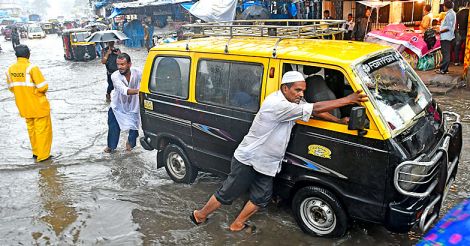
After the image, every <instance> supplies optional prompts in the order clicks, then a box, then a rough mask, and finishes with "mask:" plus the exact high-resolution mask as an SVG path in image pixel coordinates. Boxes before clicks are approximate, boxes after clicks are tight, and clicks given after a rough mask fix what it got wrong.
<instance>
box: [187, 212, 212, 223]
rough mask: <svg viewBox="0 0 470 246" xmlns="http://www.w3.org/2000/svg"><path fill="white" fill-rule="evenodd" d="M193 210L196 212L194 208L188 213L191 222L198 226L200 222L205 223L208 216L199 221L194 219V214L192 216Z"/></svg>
mask: <svg viewBox="0 0 470 246" xmlns="http://www.w3.org/2000/svg"><path fill="white" fill-rule="evenodd" d="M194 212H196V210H194V211H193V212H192V213H191V215H189V219H191V222H193V223H194V224H195V225H197V226H198V225H200V224H203V223H206V222H207V220H209V219H208V218H206V220H204V221H201V222H198V221H197V220H196V216H194Z"/></svg>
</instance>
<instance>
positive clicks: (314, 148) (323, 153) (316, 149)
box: [308, 144, 331, 159]
mask: <svg viewBox="0 0 470 246" xmlns="http://www.w3.org/2000/svg"><path fill="white" fill-rule="evenodd" d="M308 154H310V155H313V156H318V157H320V158H325V159H331V150H330V149H328V148H327V147H325V146H321V145H318V144H311V145H309V146H308Z"/></svg>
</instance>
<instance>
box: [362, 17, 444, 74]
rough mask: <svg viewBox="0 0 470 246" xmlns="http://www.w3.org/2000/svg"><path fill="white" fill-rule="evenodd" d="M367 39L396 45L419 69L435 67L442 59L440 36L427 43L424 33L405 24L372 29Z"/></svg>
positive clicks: (413, 65)
mask: <svg viewBox="0 0 470 246" xmlns="http://www.w3.org/2000/svg"><path fill="white" fill-rule="evenodd" d="M365 41H366V42H370V43H379V44H385V45H389V46H392V47H394V48H395V49H396V50H398V51H399V52H400V53H401V54H402V55H403V57H404V58H405V59H406V60H407V61H408V63H409V64H410V65H411V66H412V67H413V68H414V69H417V70H431V69H434V68H435V67H437V66H438V65H439V64H440V62H441V60H442V54H441V52H440V47H441V43H440V40H439V37H437V38H436V41H435V43H434V44H433V43H426V41H425V40H424V36H423V35H422V34H420V33H415V32H414V30H410V29H408V28H407V27H406V26H405V25H403V24H390V25H387V26H386V27H384V28H383V29H382V30H375V31H371V32H369V33H368V34H367V35H366V39H365Z"/></svg>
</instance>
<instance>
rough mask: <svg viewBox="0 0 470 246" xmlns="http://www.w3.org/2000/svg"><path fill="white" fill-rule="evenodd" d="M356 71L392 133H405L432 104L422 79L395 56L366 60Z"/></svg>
mask: <svg viewBox="0 0 470 246" xmlns="http://www.w3.org/2000/svg"><path fill="white" fill-rule="evenodd" d="M356 69H357V71H358V73H359V76H360V78H361V79H362V82H363V83H364V85H365V86H364V88H365V90H368V92H369V95H372V98H371V100H372V101H374V102H375V104H376V107H377V109H378V110H379V111H380V113H381V114H382V117H383V118H384V119H385V120H386V121H387V124H388V125H389V126H390V128H391V129H392V130H393V131H400V130H402V129H405V128H406V126H407V124H409V123H410V122H411V121H413V119H416V118H417V117H416V116H417V115H420V113H421V112H422V111H423V110H424V108H425V107H426V106H427V105H428V104H429V103H430V102H431V94H430V93H429V91H428V90H427V89H426V87H425V85H424V84H423V82H422V81H421V79H420V78H419V77H418V76H417V75H416V74H415V72H414V71H413V68H411V67H410V65H409V64H408V63H407V62H406V61H405V60H404V59H403V58H402V57H401V56H400V55H399V54H398V53H396V52H389V53H384V54H380V55H377V56H374V57H372V58H369V59H367V60H366V61H364V62H362V63H360V64H358V65H357V67H356Z"/></svg>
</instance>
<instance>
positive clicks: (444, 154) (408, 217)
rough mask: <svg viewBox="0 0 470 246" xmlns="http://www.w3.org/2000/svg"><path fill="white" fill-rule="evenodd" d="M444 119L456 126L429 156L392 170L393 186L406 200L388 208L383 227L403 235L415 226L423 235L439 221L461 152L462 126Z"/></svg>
mask: <svg viewBox="0 0 470 246" xmlns="http://www.w3.org/2000/svg"><path fill="white" fill-rule="evenodd" d="M443 116H444V117H446V116H453V117H455V122H454V123H452V125H451V126H450V127H449V128H448V129H447V131H446V133H445V134H444V137H443V140H442V141H441V143H440V145H439V147H438V148H437V150H436V151H435V152H434V153H433V154H432V156H429V157H428V156H426V155H421V156H419V157H418V158H416V159H415V160H411V161H404V162H402V163H401V164H399V165H398V166H397V167H396V169H395V173H394V186H395V188H396V189H397V191H398V192H399V193H400V194H402V195H405V199H404V200H402V201H399V202H392V203H390V204H389V211H388V216H387V222H386V224H387V227H389V229H390V230H392V231H397V232H406V231H409V230H410V229H411V228H412V227H413V226H415V225H418V227H419V229H420V230H421V231H426V230H427V229H428V228H429V227H430V226H431V225H432V223H433V222H434V221H435V220H436V219H437V218H438V217H439V211H440V208H441V206H442V204H443V203H444V201H445V199H446V196H447V193H448V191H449V189H450V187H451V186H452V184H453V182H454V181H455V176H456V174H457V167H458V164H459V162H460V157H461V155H460V154H461V150H462V125H461V123H460V115H458V114H456V113H453V112H443ZM424 160H427V161H424Z"/></svg>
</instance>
